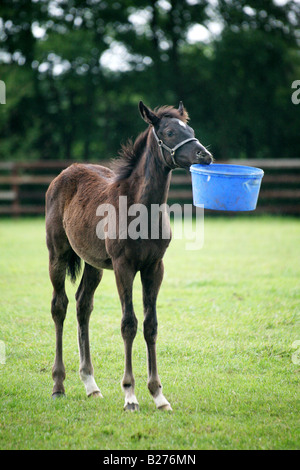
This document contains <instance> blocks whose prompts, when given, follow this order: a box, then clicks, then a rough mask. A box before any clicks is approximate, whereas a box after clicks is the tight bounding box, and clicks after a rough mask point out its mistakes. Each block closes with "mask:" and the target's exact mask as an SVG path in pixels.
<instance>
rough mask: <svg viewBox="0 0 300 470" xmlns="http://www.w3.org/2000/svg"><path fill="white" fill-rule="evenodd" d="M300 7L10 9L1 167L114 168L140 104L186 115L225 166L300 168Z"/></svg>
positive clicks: (221, 2)
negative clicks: (81, 164) (27, 163)
mask: <svg viewBox="0 0 300 470" xmlns="http://www.w3.org/2000/svg"><path fill="white" fill-rule="evenodd" d="M299 24H300V4H299V1H292V0H290V1H287V2H279V1H278V0H241V1H237V0H148V1H146V0H135V1H132V0H118V1H114V0H112V1H108V0H85V1H82V0H14V1H12V0H1V5H0V42H1V44H0V46H1V47H0V79H1V80H2V81H3V82H4V83H5V88H6V102H5V104H0V159H1V160H20V159H21V160H34V159H51V160H52V159H72V160H73V159H74V160H78V161H80V160H91V161H95V160H101V159H105V160H107V159H109V158H111V157H113V156H115V155H116V154H117V153H118V149H119V148H120V144H121V143H125V142H126V140H127V138H129V137H131V138H135V137H136V136H137V135H138V133H139V132H141V131H142V130H143V129H144V123H143V121H142V120H141V119H140V117H139V113H138V108H137V105H138V102H139V100H140V99H142V100H143V101H144V102H145V104H147V105H148V106H150V107H152V108H154V107H156V106H161V105H165V104H168V105H170V104H171V105H174V106H178V103H179V101H180V100H182V101H183V103H184V105H185V106H186V108H187V110H188V112H189V115H190V118H191V125H192V126H193V127H194V129H195V131H196V135H197V137H198V138H199V139H200V140H201V141H202V142H203V144H204V145H206V146H209V148H210V150H211V151H212V152H213V154H214V155H215V157H216V159H229V158H277V157H280V158H295V157H299V156H300V155H299V149H300V132H299V130H300V105H299V106H297V105H295V104H294V103H293V102H292V100H291V96H292V93H293V90H292V83H293V82H294V81H295V80H297V79H300V53H299V42H300V35H299Z"/></svg>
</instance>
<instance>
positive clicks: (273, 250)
mask: <svg viewBox="0 0 300 470" xmlns="http://www.w3.org/2000/svg"><path fill="white" fill-rule="evenodd" d="M185 223H186V224H189V223H190V224H191V223H192V222H191V221H190V222H189V221H186V222H185ZM299 229H300V222H299V220H298V219H297V218H292V217H280V216H277V217H271V216H257V215H255V214H252V215H247V216H246V217H235V218H225V217H219V218H211V217H206V216H205V218H204V245H203V247H202V249H201V250H198V251H187V250H185V243H186V241H185V240H175V239H174V240H173V241H172V242H171V245H170V248H169V250H168V251H167V253H166V255H165V278H164V282H163V285H162V287H161V290H160V293H159V296H158V324H159V333H158V341H157V355H158V364H159V372H160V375H161V379H162V381H163V383H164V384H165V386H164V390H165V393H166V394H167V395H168V397H170V401H171V402H172V408H173V413H165V414H164V413H161V412H159V411H158V410H156V408H155V405H154V403H153V400H152V399H151V397H150V396H149V393H148V389H147V384H146V382H147V380H146V378H147V372H146V369H147V366H146V365H147V358H146V347H145V343H144V338H143V334H142V327H141V325H142V317H143V312H142V298H141V286H140V280H139V278H137V279H136V281H135V284H134V301H135V305H136V308H135V310H136V315H137V317H138V320H139V328H138V333H137V336H136V340H135V343H134V347H133V349H134V355H133V361H134V368H135V379H136V391H137V394H138V396H139V402H140V405H141V409H140V412H138V413H136V414H132V413H125V412H124V411H123V410H122V405H123V394H122V391H121V387H120V381H121V378H122V374H123V342H122V339H121V335H120V319H121V313H120V305H119V298H118V295H117V289H116V286H115V281H114V277H113V273H112V272H105V273H104V276H103V281H102V283H101V286H100V287H99V289H98V290H97V291H96V295H95V303H94V311H93V313H92V317H91V322H90V330H91V331H90V336H91V338H90V339H91V350H92V355H93V362H94V367H95V377H96V380H97V382H98V383H99V386H100V388H101V391H102V393H103V396H104V399H103V400H96V399H93V398H92V397H91V398H87V397H86V395H85V393H84V390H83V388H82V384H81V382H80V380H79V374H78V344H77V322H76V305H75V299H74V294H75V291H76V288H77V287H78V284H77V286H73V285H72V284H71V283H70V282H69V281H68V283H67V293H68V296H69V299H70V303H69V306H68V313H67V318H66V328H65V335H64V350H65V364H66V370H67V377H66V381H65V383H66V390H67V394H66V397H65V398H64V399H61V400H55V401H53V400H51V397H50V395H49V388H50V387H51V368H52V363H53V348H54V344H55V339H54V325H53V322H52V319H51V314H50V310H49V303H50V300H51V295H52V288H51V285H50V283H49V279H48V254H47V249H46V246H45V221H44V218H43V217H40V218H39V217H38V218H25V219H15V220H14V219H5V218H3V219H1V221H0V244H1V256H0V291H1V295H0V305H1V308H0V325H1V327H0V341H1V345H2V346H3V345H4V346H5V348H2V349H1V351H2V354H1V363H0V376H1V387H0V399H1V421H0V448H1V449H53V448H55V449H103V450H109V449H129V450H138V449H146V450H147V449H151V450H155V449H165V450H167V449H170V450H176V449H180V450H185V449H189V450H198V449H297V448H299V444H300V442H299V432H298V424H299V421H298V420H299V414H298V413H299V372H300V365H299V364H300V359H299V351H298V350H297V344H299V343H298V341H299V339H300V328H299V300H300V293H299V277H300V249H299V246H300V243H299V242H300V230H299ZM298 349H299V346H298Z"/></svg>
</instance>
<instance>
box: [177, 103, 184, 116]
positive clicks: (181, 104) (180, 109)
mask: <svg viewBox="0 0 300 470" xmlns="http://www.w3.org/2000/svg"><path fill="white" fill-rule="evenodd" d="M178 111H179V114H180V115H181V116H183V114H184V106H183V102H182V101H179V106H178Z"/></svg>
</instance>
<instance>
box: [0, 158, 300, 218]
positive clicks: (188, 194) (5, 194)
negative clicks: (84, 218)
mask: <svg viewBox="0 0 300 470" xmlns="http://www.w3.org/2000/svg"><path fill="white" fill-rule="evenodd" d="M71 163H72V162H70V161H62V162H60V161H38V162H26V163H22V162H19V163H11V162H0V215H13V216H20V215H23V214H44V212H45V192H46V190H47V188H48V186H49V184H50V182H51V181H52V180H53V178H55V176H56V175H58V174H59V172H60V171H61V170H63V169H64V168H66V167H67V166H68V165H70V164H71ZM223 163H225V162H223ZM226 163H230V164H238V165H248V166H256V167H259V168H262V169H263V170H264V172H265V175H264V178H263V181H262V186H261V191H260V196H259V201H258V205H257V209H256V212H257V213H266V214H268V213H269V214H283V215H284V214H286V215H298V216H299V215H300V159H276V160H230V161H228V162H226ZM101 164H104V165H105V164H108V162H101ZM168 202H169V204H171V203H173V202H179V203H182V204H184V203H192V188H191V175H190V173H189V172H185V171H183V170H176V171H174V172H173V175H172V181H171V187H170V192H169V199H168ZM207 212H208V213H210V212H212V213H213V214H222V215H226V214H231V213H228V212H217V211H207Z"/></svg>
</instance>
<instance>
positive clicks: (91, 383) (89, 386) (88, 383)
mask: <svg viewBox="0 0 300 470" xmlns="http://www.w3.org/2000/svg"><path fill="white" fill-rule="evenodd" d="M80 378H81V380H82V382H83V383H84V386H85V389H86V394H87V396H89V395H92V393H95V392H98V393H99V394H100V396H101V397H102V393H101V392H100V389H99V388H98V386H97V384H96V382H95V379H94V377H93V376H92V375H87V374H85V373H84V372H81V373H80Z"/></svg>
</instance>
